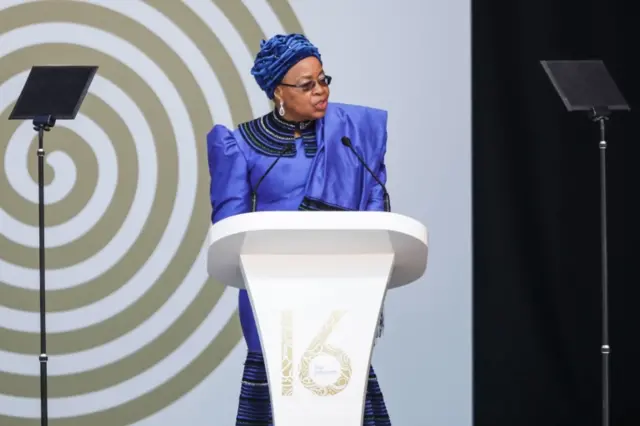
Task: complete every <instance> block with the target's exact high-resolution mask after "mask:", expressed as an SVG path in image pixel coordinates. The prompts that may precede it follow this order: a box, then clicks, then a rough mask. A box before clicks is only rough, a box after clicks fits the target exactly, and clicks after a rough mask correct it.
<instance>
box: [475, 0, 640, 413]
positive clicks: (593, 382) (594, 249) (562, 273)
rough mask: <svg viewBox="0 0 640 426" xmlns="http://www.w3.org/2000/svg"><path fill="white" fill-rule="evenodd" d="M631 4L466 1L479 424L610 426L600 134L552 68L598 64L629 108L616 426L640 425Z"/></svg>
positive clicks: (619, 123)
mask: <svg viewBox="0 0 640 426" xmlns="http://www.w3.org/2000/svg"><path fill="white" fill-rule="evenodd" d="M635 3H637V2H633V1H628V0H627V1H622V0H613V1H612V0H608V1H601V2H595V1H590V0H586V1H585V0H583V1H575V0H534V1H520V0H473V1H472V28H473V30H472V46H473V60H472V65H473V68H472V69H473V209H474V213H473V239H474V367H473V368H474V387H473V392H474V425H475V426H501V425H505V426H507V425H508V426H529V425H531V426H533V425H535V426H543V425H544V426H556V425H558V426H560V425H562V426H564V425H579V426H598V425H602V420H601V413H602V407H601V396H602V393H601V382H602V380H601V355H600V346H601V342H602V340H601V313H602V309H601V304H602V294H601V279H600V275H601V274H600V272H601V268H600V211H599V203H600V193H599V191H600V187H599V185H600V180H599V178H600V177H599V173H600V171H599V148H598V143H599V133H598V126H597V124H595V123H593V122H591V121H590V120H589V117H588V116H587V115H586V114H585V113H577V112H573V113H569V112H567V111H566V110H565V108H564V106H563V104H562V101H561V100H560V98H559V96H558V95H557V93H556V92H555V89H554V88H553V86H552V85H551V82H550V81H549V80H548V78H547V76H546V74H545V73H544V71H543V69H542V67H541V65H540V62H539V61H540V60H545V59H547V60H551V59H602V60H604V62H605V64H606V66H607V67H608V69H609V71H610V72H611V74H612V75H613V78H614V79H615V81H616V83H617V84H618V87H619V88H620V89H621V91H622V92H623V95H624V96H625V97H626V99H627V101H628V103H629V104H630V106H631V108H632V111H631V112H629V113H624V112H619V113H614V115H613V117H612V119H611V120H609V122H608V123H607V129H608V132H607V139H608V142H609V144H608V149H607V180H608V185H607V190H608V216H609V220H608V226H609V229H608V231H609V247H608V249H609V296H610V300H609V304H608V306H609V309H610V315H609V316H610V318H609V319H610V327H609V328H610V345H611V348H612V352H611V356H610V362H611V404H612V405H611V411H612V415H611V417H612V422H611V425H612V426H613V425H615V426H621V425H625V426H626V425H633V426H638V425H640V388H639V386H638V385H640V382H638V378H639V375H638V367H637V364H638V362H640V352H639V351H638V345H637V343H636V339H638V338H640V315H639V312H640V301H639V300H638V299H637V296H638V295H639V294H640V292H639V291H638V287H640V277H639V276H638V273H637V271H636V269H637V268H636V266H635V265H634V262H638V261H637V260H635V259H634V253H637V252H638V249H637V248H636V247H637V239H635V236H636V235H637V234H635V233H634V232H632V227H633V228H634V229H635V222H636V218H637V217H638V215H637V214H638V213H637V212H638V209H637V207H636V206H635V201H636V200H635V198H636V194H637V189H636V188H637V186H638V184H640V176H639V173H638V169H639V168H640V165H638V157H637V156H636V153H637V147H636V146H637V144H638V143H640V84H639V83H638V80H639V79H640V64H639V63H638V60H639V59H640V50H639V49H640V32H639V31H638V27H640V14H638V12H635V11H634V12H633V13H632V8H634V7H636V6H637V5H636V4H635ZM632 236H634V238H632Z"/></svg>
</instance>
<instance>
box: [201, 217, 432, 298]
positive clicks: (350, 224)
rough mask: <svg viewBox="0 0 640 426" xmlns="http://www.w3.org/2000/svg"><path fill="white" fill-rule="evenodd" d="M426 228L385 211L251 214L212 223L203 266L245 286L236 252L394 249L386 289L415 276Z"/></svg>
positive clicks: (421, 268) (423, 258)
mask: <svg viewBox="0 0 640 426" xmlns="http://www.w3.org/2000/svg"><path fill="white" fill-rule="evenodd" d="M427 252H428V236H427V228H426V227H425V226H424V225H423V224H422V223H420V222H419V221H417V220H415V219H413V218H410V217H408V216H404V215H401V214H397V213H388V212H334V211H328V212H298V211H285V212H279V211H278V212H268V211H267V212H254V213H244V214H240V215H236V216H231V217H228V218H226V219H223V220H221V221H220V222H217V223H216V224H214V225H213V226H211V228H210V231H209V251H208V255H207V269H208V272H209V275H210V276H211V277H213V278H214V279H216V280H218V281H220V282H221V283H222V284H225V285H229V286H232V287H238V288H244V280H243V278H242V274H241V272H240V256H241V255H366V254H386V253H393V254H394V255H395V256H394V258H395V260H394V268H393V271H392V274H391V277H390V281H389V288H392V287H398V286H402V285H405V284H409V283H411V282H413V281H415V280H417V279H418V278H420V277H421V276H422V275H423V274H424V272H425V270H426V264H427Z"/></svg>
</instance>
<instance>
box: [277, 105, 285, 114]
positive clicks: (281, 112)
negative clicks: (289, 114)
mask: <svg viewBox="0 0 640 426" xmlns="http://www.w3.org/2000/svg"><path fill="white" fill-rule="evenodd" d="M278 114H280V117H284V102H280V109H278Z"/></svg>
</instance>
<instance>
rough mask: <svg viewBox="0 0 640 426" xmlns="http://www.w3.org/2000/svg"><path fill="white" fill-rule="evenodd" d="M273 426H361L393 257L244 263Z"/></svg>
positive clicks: (248, 258) (257, 258)
mask: <svg viewBox="0 0 640 426" xmlns="http://www.w3.org/2000/svg"><path fill="white" fill-rule="evenodd" d="M240 263H241V267H242V273H243V275H244V279H245V285H246V288H247V290H248V294H249V297H250V300H251V305H252V308H253V312H254V318H256V325H257V328H258V331H259V335H260V341H261V345H262V350H263V356H264V361H265V366H266V369H267V377H268V380H269V391H270V396H271V406H272V412H273V421H274V426H300V425H305V426H321V425H322V426H324V425H328V424H330V425H337V426H361V425H362V422H363V414H364V402H365V397H366V390H367V382H368V377H369V367H370V364H371V352H372V349H373V343H374V338H375V334H376V329H377V326H378V319H379V315H380V312H381V309H382V303H383V300H384V296H385V293H386V290H387V284H388V282H389V277H390V274H391V271H392V268H393V264H394V255H393V254H392V253H389V254H363V255H344V254H341V255H241V256H240Z"/></svg>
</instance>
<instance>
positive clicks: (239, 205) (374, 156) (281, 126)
mask: <svg viewBox="0 0 640 426" xmlns="http://www.w3.org/2000/svg"><path fill="white" fill-rule="evenodd" d="M386 125H387V113H386V112H385V111H382V110H378V109H373V108H367V107H362V106H355V105H347V104H337V103H329V105H328V107H327V111H326V114H325V116H324V117H323V118H322V119H319V120H316V121H311V122H303V123H290V122H287V121H285V120H284V119H282V118H281V117H280V116H279V115H278V114H277V113H276V112H275V111H274V112H271V113H269V114H267V115H265V116H263V117H260V118H258V119H255V120H252V121H249V122H246V123H243V124H241V125H240V126H238V128H237V129H235V130H230V129H228V128H227V127H225V126H222V125H216V126H214V127H213V129H212V130H211V132H210V133H209V134H208V136H207V145H208V156H209V172H210V174H211V191H210V192H211V205H212V209H213V212H212V217H211V219H212V222H213V223H216V222H218V221H220V220H222V219H224V218H226V217H229V216H232V215H236V214H239V213H246V212H249V211H251V194H252V188H254V187H255V185H256V183H257V181H258V179H260V178H261V177H262V176H263V175H264V174H265V172H266V170H267V168H268V167H269V166H271V165H272V163H273V162H274V160H275V159H276V158H277V157H278V156H279V155H280V154H282V153H283V152H285V153H284V154H283V155H282V158H281V159H280V160H279V161H278V163H277V164H276V165H275V166H274V167H273V169H272V170H271V171H270V172H269V173H268V174H267V176H266V177H265V178H264V180H263V181H262V183H261V184H260V187H259V190H258V193H257V209H256V210H259V211H267V210H279V211H291V210H306V211H314V210H315V211H317V210H358V211H363V210H369V211H372V210H377V211H383V210H384V198H383V190H382V188H381V187H380V185H379V184H378V183H376V181H375V180H374V179H373V177H372V176H371V175H370V174H369V173H368V172H367V170H366V169H365V168H364V167H363V166H362V164H361V163H360V161H359V160H358V158H357V157H356V156H355V155H354V154H353V152H351V150H350V149H349V148H348V147H346V146H344V145H343V144H342V143H341V138H342V137H343V136H347V137H349V138H350V139H351V143H352V146H353V148H354V149H355V150H356V151H357V152H358V153H359V154H360V155H361V156H362V157H363V159H364V161H365V162H366V163H367V165H368V166H369V167H370V168H371V169H372V170H373V172H374V173H376V175H377V176H378V177H379V178H380V180H381V181H382V182H383V183H386V168H385V163H384V157H385V153H386V144H387V130H386ZM296 130H298V131H299V133H300V134H301V137H299V138H296V137H295V136H294V132H295V131H296ZM286 147H289V149H288V150H287V151H285V148H286ZM303 214H307V213H303ZM308 214H312V213H308ZM238 303H239V313H240V321H241V324H242V331H243V334H244V337H245V340H246V342H247V346H248V355H247V360H246V363H245V370H244V376H243V383H242V389H241V395H240V404H239V408H238V416H237V423H236V424H237V425H254V426H255V425H265V426H266V425H272V419H271V407H270V400H269V390H268V384H267V375H266V371H265V366H264V360H263V357H262V349H261V345H260V339H259V336H258V331H257V329H256V324H255V320H254V318H253V312H252V309H251V304H250V301H249V297H248V294H247V292H246V290H241V291H240V293H239V300H238ZM364 414H365V416H364V419H365V420H364V423H363V425H366V426H382V425H390V424H391V423H390V420H389V416H388V414H387V410H386V407H385V403H384V399H383V396H382V393H381V392H380V388H379V386H378V382H377V378H376V375H375V372H374V370H373V368H370V375H369V385H368V389H367V397H366V404H365V413H364Z"/></svg>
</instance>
